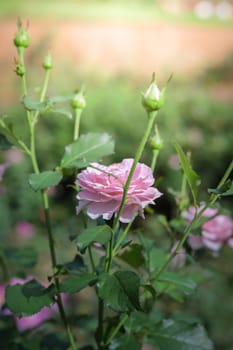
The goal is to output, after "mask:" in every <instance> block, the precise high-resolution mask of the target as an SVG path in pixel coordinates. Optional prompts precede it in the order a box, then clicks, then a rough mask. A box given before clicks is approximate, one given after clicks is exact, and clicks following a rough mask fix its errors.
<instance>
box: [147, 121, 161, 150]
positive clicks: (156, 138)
mask: <svg viewBox="0 0 233 350" xmlns="http://www.w3.org/2000/svg"><path fill="white" fill-rule="evenodd" d="M150 146H151V148H152V149H153V150H158V151H159V150H160V149H161V148H162V147H163V140H162V138H161V137H160V134H159V130H158V128H157V126H156V127H155V132H154V135H153V136H152V137H151V139H150Z"/></svg>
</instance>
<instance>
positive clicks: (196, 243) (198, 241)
mask: <svg viewBox="0 0 233 350" xmlns="http://www.w3.org/2000/svg"><path fill="white" fill-rule="evenodd" d="M188 243H189V245H190V247H191V248H192V249H194V250H197V249H201V248H203V247H204V244H203V241H202V237H201V236H196V235H193V234H190V235H189V236H188Z"/></svg>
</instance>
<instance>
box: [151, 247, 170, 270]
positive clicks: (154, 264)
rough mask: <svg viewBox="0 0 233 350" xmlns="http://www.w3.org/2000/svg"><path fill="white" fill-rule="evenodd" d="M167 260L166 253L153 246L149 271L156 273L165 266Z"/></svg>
mask: <svg viewBox="0 0 233 350" xmlns="http://www.w3.org/2000/svg"><path fill="white" fill-rule="evenodd" d="M166 260H167V258H166V255H165V254H164V251H163V250H162V249H160V248H157V247H155V246H152V247H151V249H150V251H149V262H148V265H149V270H150V272H154V271H156V270H157V269H158V268H160V267H161V266H163V265H164V263H165V261H166Z"/></svg>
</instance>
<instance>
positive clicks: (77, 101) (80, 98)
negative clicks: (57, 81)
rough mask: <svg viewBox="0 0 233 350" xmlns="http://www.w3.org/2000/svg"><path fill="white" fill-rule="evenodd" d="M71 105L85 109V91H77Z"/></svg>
mask: <svg viewBox="0 0 233 350" xmlns="http://www.w3.org/2000/svg"><path fill="white" fill-rule="evenodd" d="M70 105H71V107H72V108H74V109H84V108H85V107H86V99H85V97H84V95H83V91H82V90H80V91H77V92H76V93H75V94H74V97H73V98H72V99H71V101H70Z"/></svg>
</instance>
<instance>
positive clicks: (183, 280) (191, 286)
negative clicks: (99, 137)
mask: <svg viewBox="0 0 233 350" xmlns="http://www.w3.org/2000/svg"><path fill="white" fill-rule="evenodd" d="M159 281H160V282H166V283H168V284H173V285H175V286H176V287H177V288H178V289H179V290H181V291H182V292H183V293H185V294H188V295H189V294H191V293H193V292H194V291H195V289H196V288H197V285H196V283H195V282H194V281H193V280H192V279H191V278H189V277H186V276H181V275H179V274H178V273H176V272H164V273H163V274H162V275H160V277H159Z"/></svg>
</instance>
